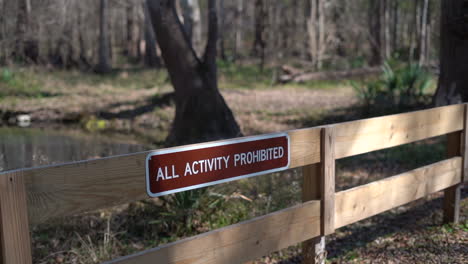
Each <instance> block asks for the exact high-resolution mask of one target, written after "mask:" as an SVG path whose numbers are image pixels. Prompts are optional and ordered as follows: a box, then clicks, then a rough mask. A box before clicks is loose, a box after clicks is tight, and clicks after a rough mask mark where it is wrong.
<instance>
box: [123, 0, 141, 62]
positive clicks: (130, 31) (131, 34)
mask: <svg viewBox="0 0 468 264" xmlns="http://www.w3.org/2000/svg"><path fill="white" fill-rule="evenodd" d="M135 7H136V5H135V3H134V2H133V1H130V2H129V3H127V7H126V12H125V13H126V17H127V22H126V25H127V29H126V33H127V41H126V42H127V45H126V48H125V50H124V54H125V55H127V56H129V57H130V58H132V59H136V58H137V57H138V40H137V39H138V34H139V33H138V26H137V21H136V20H137V15H136V8H135Z"/></svg>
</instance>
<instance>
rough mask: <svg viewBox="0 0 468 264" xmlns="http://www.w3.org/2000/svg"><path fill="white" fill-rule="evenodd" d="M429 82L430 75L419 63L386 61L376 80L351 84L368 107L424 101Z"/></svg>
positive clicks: (402, 104) (405, 104)
mask: <svg viewBox="0 0 468 264" xmlns="http://www.w3.org/2000/svg"><path fill="white" fill-rule="evenodd" d="M431 83H432V80H431V75H430V74H429V73H428V72H427V71H426V70H425V69H424V68H422V67H420V66H419V65H417V64H401V63H397V62H394V61H387V62H385V63H384V65H383V66H382V74H381V76H380V77H379V78H378V79H377V80H371V81H367V82H364V83H357V82H351V85H352V87H353V88H354V90H355V91H356V93H357V95H358V97H359V98H360V100H361V101H362V102H363V103H364V105H366V106H367V107H370V106H372V105H384V106H386V105H400V106H407V105H412V104H420V103H424V102H425V100H426V97H425V93H426V92H427V90H428V88H429V87H430V86H431Z"/></svg>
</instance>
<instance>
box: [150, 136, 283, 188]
mask: <svg viewBox="0 0 468 264" xmlns="http://www.w3.org/2000/svg"><path fill="white" fill-rule="evenodd" d="M289 156H290V153H289V136H288V135H287V134H286V133H282V134H272V135H265V136H258V137H249V138H244V139H237V140H229V141H222V142H214V143H211V144H205V145H203V146H188V147H181V148H174V149H169V150H162V151H155V152H151V153H150V154H148V156H147V158H146V186H147V192H148V195H149V196H151V197H158V196H161V195H166V194H170V193H176V192H182V191H186V190H191V189H197V188H201V187H205V186H209V185H214V184H218V183H223V182H228V181H233V180H238V179H241V178H247V177H252V176H256V175H260V174H265V173H271V172H275V171H280V170H285V169H287V168H288V167H289Z"/></svg>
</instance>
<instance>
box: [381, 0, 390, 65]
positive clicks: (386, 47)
mask: <svg viewBox="0 0 468 264" xmlns="http://www.w3.org/2000/svg"><path fill="white" fill-rule="evenodd" d="M382 8H383V11H382V13H383V14H384V23H383V24H384V56H385V59H389V58H390V57H391V56H392V54H391V53H392V50H391V45H390V43H391V42H390V3H389V0H383V5H382Z"/></svg>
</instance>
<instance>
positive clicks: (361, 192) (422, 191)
mask: <svg viewBox="0 0 468 264" xmlns="http://www.w3.org/2000/svg"><path fill="white" fill-rule="evenodd" d="M461 165H462V160H461V158H460V157H455V158H451V159H448V160H444V161H440V162H437V163H434V164H432V165H429V166H425V167H422V168H419V169H416V170H413V171H410V172H406V173H403V174H400V175H397V176H393V177H390V178H386V179H384V180H380V181H376V182H372V183H369V184H366V185H362V186H359V187H355V188H352V189H349V190H345V191H342V192H339V193H337V194H336V196H335V202H336V203H335V228H340V227H342V226H346V225H349V224H352V223H354V222H357V221H359V220H362V219H366V218H368V217H371V216H373V215H376V214H379V213H381V212H384V211H386V210H389V209H392V208H394V207H397V206H400V205H403V204H406V203H409V202H411V201H414V200H417V199H419V198H422V197H424V196H426V195H428V194H431V193H434V192H437V191H441V190H443V189H446V188H448V187H450V186H453V185H455V184H457V183H459V182H460V179H461Z"/></svg>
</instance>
